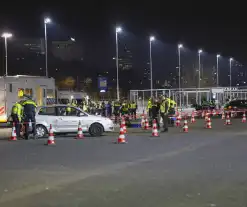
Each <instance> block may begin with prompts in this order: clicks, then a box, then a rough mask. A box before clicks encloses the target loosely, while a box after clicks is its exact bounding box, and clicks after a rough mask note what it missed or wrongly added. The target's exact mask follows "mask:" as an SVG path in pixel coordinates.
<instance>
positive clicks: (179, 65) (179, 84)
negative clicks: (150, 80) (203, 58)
mask: <svg viewBox="0 0 247 207" xmlns="http://www.w3.org/2000/svg"><path fill="white" fill-rule="evenodd" d="M182 48H183V45H182V44H178V88H179V97H180V98H179V106H180V107H181V104H182V103H181V101H182V100H181V98H182V97H181V92H180V90H181V55H180V54H181V49H182Z"/></svg>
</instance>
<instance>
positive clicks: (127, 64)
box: [118, 45, 133, 71]
mask: <svg viewBox="0 0 247 207" xmlns="http://www.w3.org/2000/svg"><path fill="white" fill-rule="evenodd" d="M120 54H121V55H120V56H119V59H118V61H119V68H120V70H122V71H127V70H131V69H132V68H133V56H132V52H131V51H130V50H129V49H128V48H127V46H126V45H125V46H124V50H123V53H120Z"/></svg>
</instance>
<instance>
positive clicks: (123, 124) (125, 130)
mask: <svg viewBox="0 0 247 207" xmlns="http://www.w3.org/2000/svg"><path fill="white" fill-rule="evenodd" d="M120 127H122V128H123V130H124V133H125V134H126V133H127V128H126V125H125V117H123V118H122V122H121V126H120Z"/></svg>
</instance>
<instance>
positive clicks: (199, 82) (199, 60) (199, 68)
mask: <svg viewBox="0 0 247 207" xmlns="http://www.w3.org/2000/svg"><path fill="white" fill-rule="evenodd" d="M201 53H202V50H201V49H200V50H198V90H199V94H198V99H199V100H198V101H199V104H201V93H200V88H201Z"/></svg>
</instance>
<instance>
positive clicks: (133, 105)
mask: <svg viewBox="0 0 247 207" xmlns="http://www.w3.org/2000/svg"><path fill="white" fill-rule="evenodd" d="M136 110H137V104H136V102H135V101H133V102H132V103H131V104H130V115H131V116H132V119H135V120H136Z"/></svg>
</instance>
